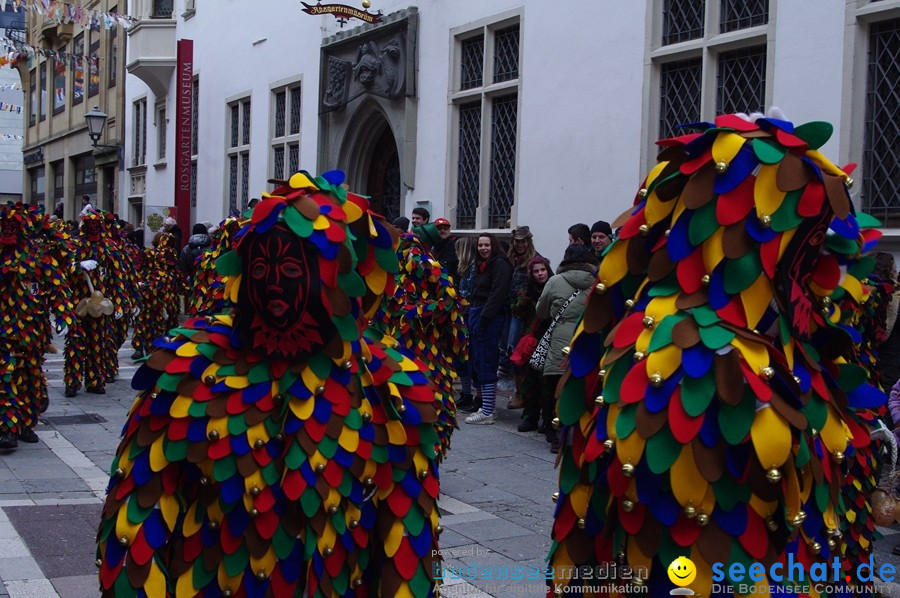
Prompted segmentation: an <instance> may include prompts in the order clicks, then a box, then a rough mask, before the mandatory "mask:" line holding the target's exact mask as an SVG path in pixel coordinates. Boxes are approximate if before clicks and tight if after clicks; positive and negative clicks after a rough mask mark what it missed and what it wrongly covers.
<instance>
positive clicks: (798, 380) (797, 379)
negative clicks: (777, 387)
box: [794, 376, 801, 384]
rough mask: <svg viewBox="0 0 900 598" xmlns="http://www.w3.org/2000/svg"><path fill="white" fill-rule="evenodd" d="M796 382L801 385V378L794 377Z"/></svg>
mask: <svg viewBox="0 0 900 598" xmlns="http://www.w3.org/2000/svg"><path fill="white" fill-rule="evenodd" d="M794 382H796V383H797V384H800V382H801V380H800V376H794Z"/></svg>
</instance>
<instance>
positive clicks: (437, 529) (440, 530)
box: [434, 525, 444, 535]
mask: <svg viewBox="0 0 900 598" xmlns="http://www.w3.org/2000/svg"><path fill="white" fill-rule="evenodd" d="M434 533H436V534H438V535H440V534H442V533H444V526H442V525H438V526H437V527H435V528H434Z"/></svg>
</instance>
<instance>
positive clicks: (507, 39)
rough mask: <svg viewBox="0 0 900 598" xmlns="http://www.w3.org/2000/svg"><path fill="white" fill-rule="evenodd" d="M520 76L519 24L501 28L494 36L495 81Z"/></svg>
mask: <svg viewBox="0 0 900 598" xmlns="http://www.w3.org/2000/svg"><path fill="white" fill-rule="evenodd" d="M518 76H519V25H518V23H517V24H515V25H513V26H512V27H506V28H505V29H500V30H499V31H497V33H496V34H495V36H494V83H499V82H501V81H509V80H510V79H515V78H517V77H518Z"/></svg>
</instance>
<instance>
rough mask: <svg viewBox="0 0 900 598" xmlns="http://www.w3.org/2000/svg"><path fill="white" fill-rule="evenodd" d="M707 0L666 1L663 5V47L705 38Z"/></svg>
mask: <svg viewBox="0 0 900 598" xmlns="http://www.w3.org/2000/svg"><path fill="white" fill-rule="evenodd" d="M705 15H706V0H665V4H664V5H663V29H662V31H663V38H662V43H663V45H664V46H665V45H669V44H677V43H679V42H683V41H687V40H689V39H697V38H698V37H703V21H704V18H705Z"/></svg>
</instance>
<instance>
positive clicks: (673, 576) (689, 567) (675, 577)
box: [667, 556, 697, 588]
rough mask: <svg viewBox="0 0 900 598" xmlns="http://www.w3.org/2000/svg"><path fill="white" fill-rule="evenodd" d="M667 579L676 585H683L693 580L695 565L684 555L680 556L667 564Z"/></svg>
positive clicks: (695, 575)
mask: <svg viewBox="0 0 900 598" xmlns="http://www.w3.org/2000/svg"><path fill="white" fill-rule="evenodd" d="M667 571H668V573H669V580H671V582H672V583H674V584H675V585H676V586H679V587H682V588H683V587H684V586H686V585H688V584H690V583H691V582H692V581H694V578H696V577H697V567H696V566H695V565H694V563H693V561H691V559H689V558H687V557H686V556H680V557H678V558H677V559H675V560H674V561H672V564H671V565H669V568H668V569H667Z"/></svg>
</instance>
